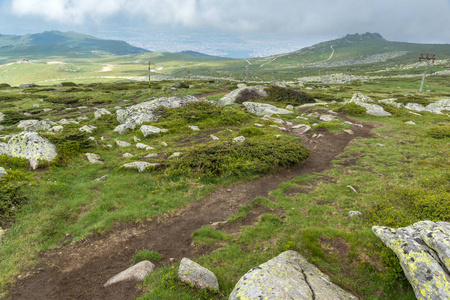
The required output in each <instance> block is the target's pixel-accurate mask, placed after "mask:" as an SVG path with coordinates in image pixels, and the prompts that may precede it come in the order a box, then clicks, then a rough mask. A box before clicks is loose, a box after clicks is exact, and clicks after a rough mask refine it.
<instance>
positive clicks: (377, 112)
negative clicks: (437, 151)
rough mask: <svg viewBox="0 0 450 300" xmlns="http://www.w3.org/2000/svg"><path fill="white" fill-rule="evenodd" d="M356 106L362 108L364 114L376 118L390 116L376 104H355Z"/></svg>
mask: <svg viewBox="0 0 450 300" xmlns="http://www.w3.org/2000/svg"><path fill="white" fill-rule="evenodd" d="M355 104H356V105H359V106H362V107H364V108H365V109H366V114H368V115H372V116H378V117H384V116H390V115H391V113H390V112H387V111H385V110H384V109H383V107H382V106H380V105H378V104H369V103H362V102H361V103H358V102H355Z"/></svg>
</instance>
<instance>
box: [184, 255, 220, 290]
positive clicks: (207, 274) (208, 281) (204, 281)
mask: <svg viewBox="0 0 450 300" xmlns="http://www.w3.org/2000/svg"><path fill="white" fill-rule="evenodd" d="M178 277H179V278H180V280H181V282H185V283H189V284H192V285H194V286H196V287H198V288H201V289H212V290H219V282H218V281H217V277H216V275H214V274H213V273H212V272H211V271H210V270H208V269H206V268H204V267H202V266H200V265H199V264H197V263H196V262H193V261H192V260H190V259H189V258H183V259H182V260H181V263H180V267H179V269H178Z"/></svg>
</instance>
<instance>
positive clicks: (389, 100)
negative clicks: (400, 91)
mask: <svg viewBox="0 0 450 300" xmlns="http://www.w3.org/2000/svg"><path fill="white" fill-rule="evenodd" d="M395 100H397V98H392V99H383V100H378V102H380V103H383V104H387V105H391V106H394V107H397V108H403V107H405V105H404V104H403V103H397V102H395Z"/></svg>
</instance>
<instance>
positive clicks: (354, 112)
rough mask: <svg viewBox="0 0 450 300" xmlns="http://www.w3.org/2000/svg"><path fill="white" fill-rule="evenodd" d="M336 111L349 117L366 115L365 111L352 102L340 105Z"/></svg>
mask: <svg viewBox="0 0 450 300" xmlns="http://www.w3.org/2000/svg"><path fill="white" fill-rule="evenodd" d="M338 111H340V112H345V114H347V115H349V116H362V115H365V114H366V109H365V108H364V107H362V106H359V105H357V104H355V103H353V102H350V103H347V104H344V105H342V106H341V107H340V108H339V109H338Z"/></svg>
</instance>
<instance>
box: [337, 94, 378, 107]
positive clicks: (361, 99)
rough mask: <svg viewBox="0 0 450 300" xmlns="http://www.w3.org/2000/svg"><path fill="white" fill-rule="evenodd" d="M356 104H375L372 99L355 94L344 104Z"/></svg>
mask: <svg viewBox="0 0 450 300" xmlns="http://www.w3.org/2000/svg"><path fill="white" fill-rule="evenodd" d="M351 102H354V103H356V104H358V103H369V102H374V101H373V100H372V99H371V98H370V97H368V96H366V95H363V94H361V93H355V94H353V97H352V98H351V99H350V100H346V101H344V104H347V103H351Z"/></svg>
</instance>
